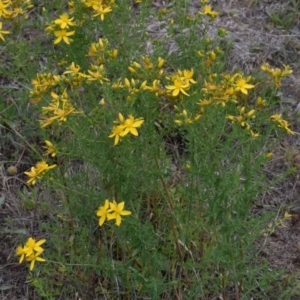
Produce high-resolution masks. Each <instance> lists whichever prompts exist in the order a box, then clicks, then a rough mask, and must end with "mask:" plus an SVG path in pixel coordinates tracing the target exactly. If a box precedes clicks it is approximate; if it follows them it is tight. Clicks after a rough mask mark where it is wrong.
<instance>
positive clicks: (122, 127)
mask: <svg viewBox="0 0 300 300" xmlns="http://www.w3.org/2000/svg"><path fill="white" fill-rule="evenodd" d="M114 123H115V124H119V125H117V126H114V127H113V129H112V134H111V135H109V136H108V137H110V138H113V137H114V138H115V142H114V145H117V144H118V143H119V141H120V140H121V138H122V137H124V136H125V135H127V134H128V133H131V134H132V135H134V136H138V135H139V134H138V131H137V128H140V127H141V125H142V124H143V123H144V119H143V118H138V119H135V118H134V117H133V116H132V115H129V116H128V118H127V119H126V120H125V119H124V117H123V115H122V114H121V113H119V120H117V121H114Z"/></svg>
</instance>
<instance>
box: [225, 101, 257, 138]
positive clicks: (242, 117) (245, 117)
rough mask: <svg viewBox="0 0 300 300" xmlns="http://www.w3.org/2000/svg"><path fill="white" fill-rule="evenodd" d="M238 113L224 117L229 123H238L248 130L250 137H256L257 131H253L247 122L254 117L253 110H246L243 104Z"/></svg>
mask: <svg viewBox="0 0 300 300" xmlns="http://www.w3.org/2000/svg"><path fill="white" fill-rule="evenodd" d="M239 110H240V114H239V115H238V116H231V115H228V116H227V117H226V118H227V120H228V121H230V122H231V123H238V124H240V126H241V127H242V128H244V129H246V130H248V131H249V132H250V134H251V136H252V137H257V136H259V134H258V133H255V132H254V131H253V130H252V129H251V126H250V124H249V120H251V119H254V118H255V110H254V109H251V110H250V111H248V112H246V111H245V110H246V108H245V107H244V106H243V107H241V108H240V109H239Z"/></svg>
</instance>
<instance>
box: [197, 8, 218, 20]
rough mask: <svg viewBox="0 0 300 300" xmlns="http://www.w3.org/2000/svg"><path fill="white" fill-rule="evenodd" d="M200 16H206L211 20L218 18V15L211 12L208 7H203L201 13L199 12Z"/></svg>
mask: <svg viewBox="0 0 300 300" xmlns="http://www.w3.org/2000/svg"><path fill="white" fill-rule="evenodd" d="M199 13H200V14H201V15H208V16H210V17H211V18H215V17H217V16H218V14H219V13H217V12H216V11H213V10H212V7H211V6H210V5H205V6H204V7H203V10H202V11H201V12H199Z"/></svg>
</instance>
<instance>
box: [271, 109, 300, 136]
mask: <svg viewBox="0 0 300 300" xmlns="http://www.w3.org/2000/svg"><path fill="white" fill-rule="evenodd" d="M270 120H271V121H274V122H277V126H278V127H280V128H283V129H284V130H285V131H286V132H287V133H288V134H295V133H294V131H292V130H291V129H290V128H289V123H288V121H286V120H283V119H282V118H281V114H275V115H272V116H271V117H270Z"/></svg>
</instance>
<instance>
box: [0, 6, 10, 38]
mask: <svg viewBox="0 0 300 300" xmlns="http://www.w3.org/2000/svg"><path fill="white" fill-rule="evenodd" d="M0 4H1V2H0ZM1 29H2V22H0V39H1V40H2V41H5V39H4V37H3V35H2V34H9V33H10V32H9V31H7V30H1Z"/></svg>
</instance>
